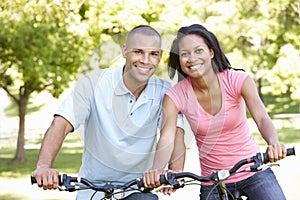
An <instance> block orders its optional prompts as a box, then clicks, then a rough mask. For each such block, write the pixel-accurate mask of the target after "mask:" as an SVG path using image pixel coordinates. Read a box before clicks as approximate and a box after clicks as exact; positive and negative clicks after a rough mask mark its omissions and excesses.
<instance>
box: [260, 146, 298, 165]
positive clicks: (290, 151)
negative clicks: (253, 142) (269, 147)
mask: <svg viewBox="0 0 300 200" xmlns="http://www.w3.org/2000/svg"><path fill="white" fill-rule="evenodd" d="M293 155H296V152H295V147H292V148H287V149H286V156H293ZM263 156H264V160H263V163H265V164H266V163H268V162H269V156H268V154H267V153H264V154H263Z"/></svg>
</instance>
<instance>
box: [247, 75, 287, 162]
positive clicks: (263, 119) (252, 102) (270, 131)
mask: <svg viewBox="0 0 300 200" xmlns="http://www.w3.org/2000/svg"><path fill="white" fill-rule="evenodd" d="M242 97H243V98H244V100H245V102H246V105H247V108H248V110H249V112H250V114H251V116H252V118H253V119H254V121H255V123H256V125H257V127H258V130H259V132H260V133H261V135H262V137H263V138H264V140H265V141H266V142H267V144H268V149H267V152H268V154H269V157H270V161H272V162H276V161H277V160H280V159H282V158H284V157H285V156H286V149H285V147H284V145H283V144H280V143H279V139H278V135H277V131H276V129H275V126H274V124H273V123H272V121H271V118H270V116H269V115H268V113H267V110H266V108H265V106H264V104H263V102H262V100H261V99H260V97H259V95H258V92H257V89H256V85H255V83H254V81H253V80H252V79H251V78H250V77H247V78H246V80H245V81H244V83H243V86H242Z"/></svg>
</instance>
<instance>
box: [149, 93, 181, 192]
mask: <svg viewBox="0 0 300 200" xmlns="http://www.w3.org/2000/svg"><path fill="white" fill-rule="evenodd" d="M177 116H178V109H177V107H176V105H175V104H174V102H173V101H172V100H171V98H170V97H169V96H167V95H165V97H164V100H163V122H162V123H163V124H162V129H161V132H160V138H159V141H158V144H157V147H156V152H155V157H154V162H153V166H152V170H151V171H147V172H144V174H143V180H144V184H145V186H146V187H158V186H160V183H159V175H160V174H162V173H163V172H164V169H165V167H166V165H167V164H168V162H169V161H170V160H171V159H172V153H173V152H174V153H173V158H174V157H176V155H179V154H180V153H178V152H179V151H180V150H179V151H177V150H175V151H173V150H174V146H175V144H174V143H175V136H176V129H177V127H176V123H177ZM182 139H183V137H179V139H178V141H177V142H179V143H180V144H182ZM176 146H177V145H176ZM180 146H181V145H178V146H177V147H178V149H180V148H182V146H181V147H180ZM177 147H176V148H177ZM177 157H178V156H177ZM181 162H182V157H181V158H180V160H179V163H181ZM173 164H174V163H173ZM179 165H180V164H179ZM173 167H174V168H175V166H174V165H173Z"/></svg>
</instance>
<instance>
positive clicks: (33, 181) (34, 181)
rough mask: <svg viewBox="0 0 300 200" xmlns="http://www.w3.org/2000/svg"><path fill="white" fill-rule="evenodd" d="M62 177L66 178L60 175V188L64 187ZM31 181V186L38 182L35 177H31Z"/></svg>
mask: <svg viewBox="0 0 300 200" xmlns="http://www.w3.org/2000/svg"><path fill="white" fill-rule="evenodd" d="M62 177H64V176H63V175H58V185H59V186H62V182H63V180H62ZM30 181H31V185H33V184H36V183H37V181H36V179H35V178H34V176H30Z"/></svg>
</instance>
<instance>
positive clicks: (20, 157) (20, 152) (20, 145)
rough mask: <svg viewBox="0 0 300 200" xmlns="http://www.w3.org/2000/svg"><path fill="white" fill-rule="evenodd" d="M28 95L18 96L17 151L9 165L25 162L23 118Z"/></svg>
mask: <svg viewBox="0 0 300 200" xmlns="http://www.w3.org/2000/svg"><path fill="white" fill-rule="evenodd" d="M28 98H29V97H28V95H20V100H19V104H18V105H19V131H18V140H17V151H16V154H15V157H14V158H13V159H12V160H11V163H23V162H26V161H27V158H26V154H25V116H26V105H27V102H28Z"/></svg>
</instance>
